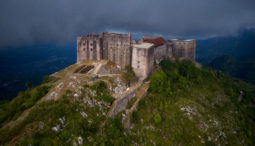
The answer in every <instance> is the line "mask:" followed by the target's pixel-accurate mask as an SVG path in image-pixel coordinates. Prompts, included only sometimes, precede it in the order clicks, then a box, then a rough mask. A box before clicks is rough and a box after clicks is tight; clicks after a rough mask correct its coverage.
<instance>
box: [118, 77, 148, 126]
mask: <svg viewBox="0 0 255 146" xmlns="http://www.w3.org/2000/svg"><path fill="white" fill-rule="evenodd" d="M149 84H150V81H147V82H145V83H144V85H143V86H142V87H141V88H139V89H138V90H137V92H136V94H135V97H136V101H135V103H134V104H133V105H132V107H131V108H130V109H129V110H127V113H126V116H125V117H124V119H123V121H124V123H123V124H124V127H125V128H129V127H130V118H131V116H132V113H133V112H134V110H136V109H137V105H138V103H139V101H140V100H141V99H142V98H143V97H144V96H145V95H146V94H147V90H148V88H149Z"/></svg>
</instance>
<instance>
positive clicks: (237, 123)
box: [0, 60, 255, 145]
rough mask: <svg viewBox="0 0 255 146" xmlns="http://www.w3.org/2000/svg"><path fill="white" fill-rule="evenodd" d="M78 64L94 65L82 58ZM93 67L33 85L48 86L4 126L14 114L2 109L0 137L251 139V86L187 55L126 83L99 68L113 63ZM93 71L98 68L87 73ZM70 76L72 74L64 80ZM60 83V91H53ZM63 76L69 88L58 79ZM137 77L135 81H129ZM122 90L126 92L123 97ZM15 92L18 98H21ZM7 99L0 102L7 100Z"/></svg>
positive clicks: (118, 141)
mask: <svg viewBox="0 0 255 146" xmlns="http://www.w3.org/2000/svg"><path fill="white" fill-rule="evenodd" d="M102 64H104V65H102ZM84 65H86V66H90V65H94V66H97V65H98V64H97V65H96V64H95V63H93V62H87V63H84ZM99 65H100V63H99ZM100 66H101V67H102V68H101V67H100V68H101V69H98V68H97V67H95V68H94V70H93V69H91V70H90V71H88V72H87V73H86V74H80V73H74V72H80V70H83V69H84V67H81V65H77V64H76V65H73V66H70V67H68V68H67V69H65V70H63V71H60V72H58V73H56V74H54V75H53V76H55V77H56V78H58V80H57V81H56V80H54V82H49V83H46V84H43V85H41V86H45V85H47V86H50V87H51V88H50V90H47V91H49V92H48V93H47V94H46V95H45V94H42V97H41V98H39V99H38V100H37V102H33V104H32V106H30V107H28V108H27V109H30V112H28V115H27V116H24V117H23V119H21V120H19V121H17V122H16V123H15V124H12V125H9V127H8V126H6V125H7V124H8V123H10V121H15V119H17V118H15V117H19V116H18V115H17V116H15V117H14V116H13V115H8V114H7V115H8V117H9V118H8V120H6V118H4V119H5V120H3V121H1V129H0V141H1V144H6V145H13V144H24V145H28V144H32V145H100V144H104V145H131V144H133V145H209V144H212V145H218V144H221V145H225V144H230V145H246V144H250V145H253V144H254V143H255V142H254V139H253V137H254V130H255V125H254V120H255V117H254V115H255V114H254V103H255V101H254V97H255V88H254V86H252V85H250V84H247V83H245V82H242V81H240V80H235V79H232V78H229V77H228V76H226V75H224V74H223V73H221V72H217V71H213V70H211V69H208V68H197V67H195V65H193V64H192V63H191V62H188V61H181V62H171V61H170V60H163V61H162V62H161V63H160V67H161V69H157V70H156V71H155V73H154V74H153V75H152V76H151V78H150V81H149V82H145V83H144V84H143V83H139V82H133V83H132V84H130V87H127V86H126V85H125V84H123V82H122V81H121V78H120V76H121V75H120V74H121V72H118V71H117V70H116V71H113V70H111V71H107V69H109V68H111V69H114V68H115V67H114V65H112V64H110V63H106V64H105V63H104V62H102V63H101V65H100ZM82 68H83V69H82ZM95 70H96V71H95ZM95 72H97V73H98V74H97V75H95V74H93V73H95ZM74 76H75V77H76V80H70V77H71V79H74V78H75V77H74ZM62 82H63V86H61V87H62V88H61V89H63V90H61V92H56V91H58V89H57V88H59V87H60V83H62ZM71 82H73V83H72V84H73V85H74V86H75V87H72V85H71V86H70V87H67V86H66V85H69V84H70V83H71ZM78 82H80V83H79V84H77V83H78ZM138 84H141V86H139V87H137V85H138ZM133 89H135V90H133ZM147 89H148V90H147ZM31 90H35V89H31ZM130 90H132V94H129V96H126V94H127V93H129V92H131V91H130ZM146 91H147V93H146ZM53 92H55V93H57V95H58V96H55V95H56V94H52V93H53ZM29 93H30V92H29ZM31 94H32V93H31ZM44 95H45V96H44ZM49 95H53V96H50V97H52V98H48V97H49ZM121 95H125V96H126V97H127V99H128V100H127V101H125V102H123V103H125V104H124V105H123V106H124V110H123V111H121V112H120V113H118V112H117V113H116V114H113V115H111V114H109V113H110V111H112V108H113V105H114V104H113V103H116V102H117V101H119V100H118V99H122V98H123V97H120V96H121ZM119 97H120V98H119ZM17 98H18V97H17ZM22 99H23V101H22V102H23V103H26V100H27V99H26V98H22ZM116 99H117V100H116ZM123 101H124V100H123ZM12 102H13V101H12ZM12 102H11V103H12ZM22 102H21V103H22ZM11 103H6V104H5V105H1V107H8V106H9V105H10V104H11ZM126 103H128V104H127V107H126V109H125V106H126ZM21 105H23V104H21ZM17 107H20V105H17ZM1 109H2V108H1ZM135 109H136V110H135ZM21 111H24V109H22V110H21ZM5 112H7V110H1V113H0V117H2V115H3V113H5ZM19 115H22V114H19ZM18 119H19V118H18ZM124 126H125V128H124Z"/></svg>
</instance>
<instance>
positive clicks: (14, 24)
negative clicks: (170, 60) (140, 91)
mask: <svg viewBox="0 0 255 146" xmlns="http://www.w3.org/2000/svg"><path fill="white" fill-rule="evenodd" d="M245 27H255V0H90V1H89V0H1V1H0V47H8V46H22V45H30V44H37V43H48V42H51V43H52V42H53V43H54V42H65V41H70V40H74V39H76V36H78V35H82V34H86V33H91V32H100V31H106V30H111V31H120V32H133V33H134V32H137V33H149V34H157V35H163V36H169V37H173V36H177V37H183V36H187V37H191V36H195V37H212V36H218V35H233V34H235V33H236V32H237V31H238V30H239V29H240V28H245Z"/></svg>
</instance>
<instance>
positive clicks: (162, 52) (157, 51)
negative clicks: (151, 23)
mask: <svg viewBox="0 0 255 146" xmlns="http://www.w3.org/2000/svg"><path fill="white" fill-rule="evenodd" d="M164 56H168V50H167V44H164V45H161V46H158V47H155V48H154V60H155V62H159V61H160V60H161V59H162V58H163V57H164Z"/></svg>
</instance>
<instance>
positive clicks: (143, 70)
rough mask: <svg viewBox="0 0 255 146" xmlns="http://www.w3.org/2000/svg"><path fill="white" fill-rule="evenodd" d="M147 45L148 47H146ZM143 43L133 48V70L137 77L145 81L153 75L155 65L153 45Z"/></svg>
mask: <svg viewBox="0 0 255 146" xmlns="http://www.w3.org/2000/svg"><path fill="white" fill-rule="evenodd" d="M144 44H147V46H144ZM148 44H149V43H142V44H138V45H134V46H133V51H132V68H133V69H134V72H135V74H136V76H137V77H139V78H142V79H145V78H147V77H148V75H149V74H150V73H151V71H152V69H153V65H154V48H153V44H149V45H148Z"/></svg>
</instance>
